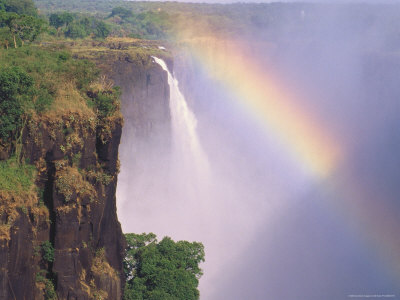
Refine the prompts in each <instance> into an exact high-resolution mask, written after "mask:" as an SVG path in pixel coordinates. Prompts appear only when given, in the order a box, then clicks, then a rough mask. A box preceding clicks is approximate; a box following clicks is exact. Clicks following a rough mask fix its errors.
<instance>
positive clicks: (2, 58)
mask: <svg viewBox="0 0 400 300" xmlns="http://www.w3.org/2000/svg"><path fill="white" fill-rule="evenodd" d="M0 51H1V53H0V54H1V55H0V66H1V69H0V140H1V141H2V142H3V143H4V142H10V141H11V140H15V139H16V137H17V133H18V132H19V128H20V127H21V125H22V120H23V119H24V117H23V116H24V115H28V114H31V113H33V112H36V113H43V112H45V111H48V110H51V109H55V110H56V109H57V107H55V106H54V105H53V102H54V99H55V98H56V97H57V96H58V91H59V90H60V88H62V87H64V86H65V85H66V84H68V85H69V86H72V88H74V89H76V90H78V91H81V93H82V95H84V94H85V93H84V90H86V89H88V86H89V84H90V83H91V82H92V81H93V80H94V79H95V78H96V77H97V76H98V74H99V72H98V70H97V69H96V68H95V67H94V65H93V64H92V63H90V62H88V61H86V60H77V59H73V58H72V57H71V55H70V54H69V53H68V52H66V51H63V50H62V49H57V48H54V47H53V48H50V47H48V48H40V47H37V46H29V47H22V48H18V49H9V50H0ZM68 101H70V102H72V101H74V99H72V98H71V99H68Z"/></svg>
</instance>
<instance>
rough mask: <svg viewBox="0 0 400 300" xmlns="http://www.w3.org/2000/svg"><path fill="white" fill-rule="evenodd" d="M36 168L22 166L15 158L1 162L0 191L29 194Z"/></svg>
mask: <svg viewBox="0 0 400 300" xmlns="http://www.w3.org/2000/svg"><path fill="white" fill-rule="evenodd" d="M34 174H35V167H34V166H33V165H29V164H20V163H18V162H17V160H16V158H15V157H12V158H10V159H9V160H6V161H0V190H3V191H10V192H17V193H18V192H27V191H29V190H30V189H31V188H32V186H33V184H34V182H33V179H34Z"/></svg>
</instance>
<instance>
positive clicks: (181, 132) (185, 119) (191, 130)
mask: <svg viewBox="0 0 400 300" xmlns="http://www.w3.org/2000/svg"><path fill="white" fill-rule="evenodd" d="M153 59H154V61H155V62H156V63H157V64H159V65H160V66H161V67H162V68H163V70H164V71H166V72H167V73H168V85H169V88H170V100H169V108H170V114H171V125H172V158H171V160H172V164H171V166H172V167H173V168H176V167H179V168H180V169H181V170H182V169H184V170H186V171H190V174H192V176H195V178H191V180H190V182H188V183H189V184H190V185H191V186H192V187H193V188H196V186H195V185H196V182H194V181H199V180H207V175H208V172H209V164H208V160H207V156H206V155H205V153H204V150H203V148H202V147H201V144H200V142H199V137H198V135H197V131H196V127H197V119H196V117H195V115H194V113H193V112H192V111H191V110H190V108H189V106H188V104H187V103H186V100H185V97H184V96H183V94H182V92H181V91H180V90H179V84H178V80H177V79H176V78H175V77H174V76H173V75H172V74H171V72H170V71H169V70H168V67H167V65H166V63H165V62H164V61H163V60H162V59H160V58H157V57H154V56H153ZM179 173H180V174H185V173H186V172H179ZM175 174H176V173H175ZM186 174H187V173H186ZM184 177H185V178H181V180H185V179H186V180H185V181H188V179H187V175H184ZM193 179H195V180H194V181H193Z"/></svg>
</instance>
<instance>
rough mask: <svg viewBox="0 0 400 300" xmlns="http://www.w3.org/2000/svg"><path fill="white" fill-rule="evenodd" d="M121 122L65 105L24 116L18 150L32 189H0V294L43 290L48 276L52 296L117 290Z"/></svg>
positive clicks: (113, 294)
mask: <svg viewBox="0 0 400 300" xmlns="http://www.w3.org/2000/svg"><path fill="white" fill-rule="evenodd" d="M121 128H122V118H121V117H120V116H118V115H117V116H114V117H112V118H105V119H103V120H102V121H101V122H98V123H96V119H95V116H94V114H91V113H83V112H82V111H79V110H76V111H74V110H72V109H70V110H68V112H67V113H60V114H55V115H43V116H41V117H33V118H32V119H30V120H29V121H28V122H27V125H26V126H25V129H24V132H23V136H22V156H23V157H24V158H25V159H26V160H28V161H29V162H30V163H31V164H34V165H35V166H36V169H37V176H36V182H35V185H36V187H37V191H38V194H39V195H38V196H36V195H35V194H28V195H25V197H28V198H25V197H24V195H14V196H11V195H9V194H7V193H2V194H1V195H0V201H1V212H0V216H1V223H2V225H1V226H2V228H3V230H2V236H1V238H0V266H1V269H0V272H1V276H0V299H45V298H50V295H51V294H52V293H53V292H52V291H51V289H52V287H51V281H53V282H54V288H55V291H56V292H57V295H58V299H94V298H96V297H98V296H102V297H103V299H104V298H107V299H120V298H121V288H122V282H123V269H122V258H123V251H124V238H123V236H122V231H121V228H120V224H119V222H118V219H117V215H116V204H115V189H116V183H117V172H118V145H119V142H120V137H121ZM48 242H50V244H49V243H48ZM46 245H48V246H47V248H46ZM52 248H54V256H53V253H52ZM46 256H47V257H46ZM52 256H53V257H52ZM96 299H97V298H96Z"/></svg>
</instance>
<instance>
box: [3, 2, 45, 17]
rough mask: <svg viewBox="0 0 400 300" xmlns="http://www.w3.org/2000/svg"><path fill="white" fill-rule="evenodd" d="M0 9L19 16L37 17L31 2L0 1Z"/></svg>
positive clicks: (35, 9)
mask: <svg viewBox="0 0 400 300" xmlns="http://www.w3.org/2000/svg"><path fill="white" fill-rule="evenodd" d="M0 8H2V10H5V11H7V12H13V13H16V14H19V15H29V16H36V15H37V8H36V6H35V4H34V3H33V1H32V0H0Z"/></svg>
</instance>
